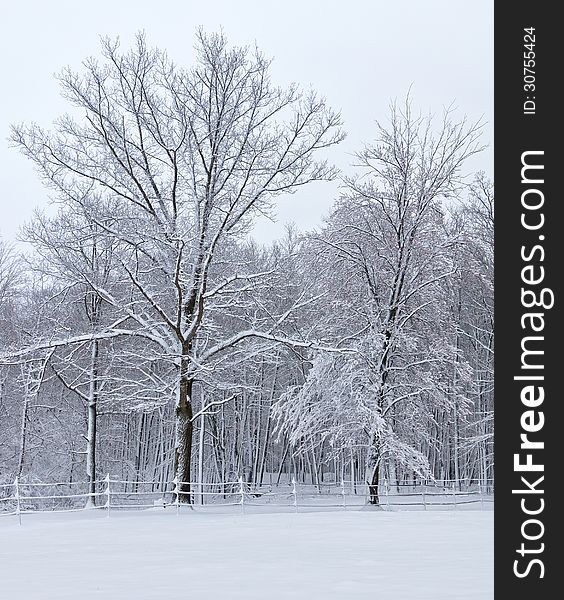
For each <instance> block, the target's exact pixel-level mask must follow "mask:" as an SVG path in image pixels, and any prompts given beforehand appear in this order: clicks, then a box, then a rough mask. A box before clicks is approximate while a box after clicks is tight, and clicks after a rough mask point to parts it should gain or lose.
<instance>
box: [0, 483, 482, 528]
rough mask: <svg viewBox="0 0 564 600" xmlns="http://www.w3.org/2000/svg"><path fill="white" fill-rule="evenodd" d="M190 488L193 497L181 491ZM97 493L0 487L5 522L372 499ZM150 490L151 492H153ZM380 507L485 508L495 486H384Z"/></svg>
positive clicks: (170, 487)
mask: <svg viewBox="0 0 564 600" xmlns="http://www.w3.org/2000/svg"><path fill="white" fill-rule="evenodd" d="M186 486H189V489H190V492H185V491H183V489H182V488H185V487H186ZM93 488H94V490H95V491H94V492H92V491H88V489H90V488H89V487H88V484H87V483H85V482H34V483H30V482H23V481H20V480H19V479H18V478H16V479H15V480H14V482H13V483H5V484H0V516H16V517H17V518H18V519H19V522H20V523H21V516H22V514H26V513H41V512H75V511H80V510H89V509H99V510H100V509H101V510H105V511H106V513H107V515H108V517H109V516H110V514H111V512H112V510H124V509H130V510H141V509H149V508H158V507H160V508H167V507H168V508H172V509H174V510H176V512H177V513H178V512H180V510H181V509H182V507H183V506H184V505H185V504H187V501H188V500H190V504H191V506H193V507H197V508H199V509H213V508H220V507H233V506H239V507H240V510H241V511H242V512H244V511H245V508H246V507H249V508H251V507H263V508H265V507H287V508H288V509H290V510H295V511H299V510H311V509H331V508H340V509H344V510H346V509H347V508H354V507H356V508H360V507H362V506H363V505H364V504H365V502H366V498H367V497H368V491H367V486H366V484H365V483H364V482H358V481H346V480H343V481H341V482H339V483H337V482H331V483H316V484H305V483H298V482H297V481H295V480H294V479H293V480H292V481H291V482H287V483H281V484H278V485H272V484H270V485H260V486H259V485H253V484H249V483H246V482H245V481H243V479H242V478H239V479H238V480H236V481H227V482H219V483H218V482H214V483H192V482H190V483H189V482H181V483H178V482H177V481H176V480H174V481H171V482H162V481H126V480H122V479H112V478H111V477H110V475H107V476H106V477H105V478H104V479H102V480H99V481H96V482H95V484H94V486H93ZM148 488H150V489H148ZM188 496H190V498H187V497H188ZM379 500H380V506H381V507H382V508H384V509H389V510H406V509H408V510H413V509H414V508H415V509H417V508H419V509H422V510H432V509H444V508H445V507H449V508H450V509H454V510H456V509H458V508H459V507H463V506H466V505H470V504H475V505H477V504H479V507H480V508H482V509H483V508H485V507H486V504H491V503H493V481H485V482H484V481H482V482H469V481H453V480H448V481H447V480H445V481H440V482H437V481H433V482H428V481H421V482H416V483H395V482H394V483H393V484H392V483H389V482H386V481H384V482H382V483H381V485H380V486H379Z"/></svg>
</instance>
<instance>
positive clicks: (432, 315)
mask: <svg viewBox="0 0 564 600" xmlns="http://www.w3.org/2000/svg"><path fill="white" fill-rule="evenodd" d="M478 136H479V126H478V125H470V126H468V125H467V124H466V123H465V122H464V121H461V122H458V123H456V122H453V121H452V120H451V114H450V113H449V112H448V111H446V112H445V114H444V116H443V120H442V122H441V123H440V125H439V126H438V128H436V127H435V124H434V123H433V119H432V118H431V117H420V116H415V115H414V114H413V111H412V108H411V104H410V100H409V99H408V100H407V101H406V103H405V106H404V107H403V108H399V107H398V106H397V105H396V104H394V105H393V106H392V111H391V119H390V124H389V126H388V127H384V126H382V125H379V137H378V140H377V142H376V143H375V144H374V145H371V146H368V147H367V148H366V149H365V150H363V151H362V152H360V153H359V154H358V155H357V158H358V161H359V164H360V167H361V168H362V169H363V173H362V175H360V176H358V177H356V178H351V179H348V180H347V181H346V183H347V187H348V192H347V194H346V195H344V196H343V197H342V198H341V199H340V200H339V201H338V202H337V204H336V208H335V210H334V212H333V213H332V215H331V217H330V218H329V221H328V224H327V226H326V227H325V229H324V230H323V231H322V232H321V234H320V235H318V236H316V243H317V245H318V249H319V253H320V254H321V253H325V255H326V256H327V257H328V259H327V260H328V261H329V264H330V265H331V266H330V267H329V268H327V267H325V269H324V272H325V273H328V274H329V275H328V277H326V278H325V279H324V283H323V285H326V286H332V287H333V288H336V289H339V288H340V290H341V291H340V294H341V295H340V297H339V296H338V297H337V299H336V302H335V303H336V304H337V305H338V306H340V309H337V310H340V313H341V314H340V313H339V312H337V315H336V318H335V321H336V323H337V324H336V329H335V327H334V332H335V333H334V335H335V334H337V338H336V340H335V342H336V343H339V336H341V338H343V339H344V338H347V337H348V338H349V339H350V338H352V339H354V344H353V345H356V351H355V352H356V354H357V355H358V356H354V355H353V357H345V356H343V357H332V358H329V359H328V358H318V359H316V362H314V367H313V368H312V370H311V371H310V374H309V375H308V381H306V384H305V387H304V388H303V389H302V390H297V391H294V392H293V398H294V400H293V401H292V400H291V398H286V399H285V400H286V404H285V405H284V407H283V408H281V410H282V412H281V413H280V414H281V417H282V421H283V422H284V423H285V424H286V426H287V427H297V421H296V419H298V418H299V419H300V420H301V419H303V420H301V421H300V422H301V426H300V427H299V432H300V433H302V434H303V433H304V431H303V429H304V427H307V424H308V423H309V424H310V425H311V426H312V427H314V428H315V427H318V428H319V430H320V431H324V432H325V433H324V435H331V436H333V438H334V437H335V436H338V437H339V436H342V435H343V430H345V431H348V433H347V434H346V436H345V437H347V436H348V437H349V443H350V444H355V443H357V442H358V440H357V439H356V438H357V437H358V432H359V431H363V433H364V435H367V436H368V437H369V440H368V442H366V441H365V442H364V444H365V445H366V444H368V447H369V452H368V465H367V466H368V467H369V470H370V473H369V475H368V483H369V496H370V499H369V502H370V503H371V504H378V503H379V498H378V486H379V474H380V467H381V465H382V461H383V458H384V457H385V456H388V455H392V456H394V457H395V458H396V459H398V460H400V461H403V462H404V463H405V462H407V463H410V464H411V465H412V467H413V468H414V469H415V470H416V471H417V472H419V473H425V472H428V467H427V466H426V465H425V460H423V457H422V455H421V453H420V452H419V451H418V450H417V449H416V448H415V447H411V449H409V450H408V448H409V445H406V444H405V443H404V442H402V441H401V440H400V438H399V437H398V435H397V431H396V429H397V427H398V426H397V424H394V422H395V421H396V420H398V419H399V420H400V421H401V420H405V418H406V416H409V417H410V418H411V417H413V416H415V417H417V414H419V415H420V414H421V413H420V412H419V410H420V407H421V406H424V405H429V404H433V403H436V404H439V403H442V402H446V401H448V394H446V392H445V389H444V385H443V384H442V381H443V377H442V376H441V371H442V369H444V365H445V364H450V363H454V362H456V360H457V359H456V349H455V348H454V347H453V345H452V343H451V341H450V340H449V339H448V331H449V325H448V323H447V322H446V320H445V314H446V312H445V307H444V302H443V290H442V288H441V282H442V281H443V280H445V279H446V278H448V277H449V276H450V275H451V274H452V273H453V263H452V260H451V257H452V252H451V249H452V246H453V245H454V244H456V243H457V242H458V240H457V239H454V238H452V237H451V236H449V235H447V233H446V228H445V223H444V207H443V203H444V202H445V201H447V200H449V199H452V198H454V197H456V195H457V194H458V193H459V191H460V189H461V187H462V174H461V167H462V165H463V163H464V161H465V160H466V159H467V158H468V157H469V156H471V155H472V154H474V153H475V152H477V151H479V145H478ZM351 290H352V292H351ZM347 292H349V293H347ZM342 294H344V296H343V295H342ZM344 297H346V298H347V300H348V301H349V303H347V302H343V298H344ZM347 307H348V308H347ZM352 307H354V308H353V309H352V311H351V308H352ZM343 313H344V316H343ZM340 320H343V323H344V326H343V324H341V325H339V321H340ZM347 323H353V325H352V327H350V326H347ZM350 345H351V344H349V346H350ZM361 348H363V350H361ZM461 365H462V363H460V365H459V367H457V368H460V367H461ZM321 373H322V374H323V375H321ZM291 396H292V395H291ZM316 402H317V403H318V407H319V410H321V411H322V412H323V411H328V414H327V415H326V417H327V418H328V419H329V421H330V422H331V423H334V425H332V426H331V427H329V428H327V422H326V420H325V419H315V418H314V417H313V415H312V414H311V413H310V412H308V411H312V410H313V411H315V410H316V409H314V408H313V405H315V403H316ZM319 402H320V403H319ZM308 403H312V405H311V406H310V404H308ZM308 407H309V408H308ZM294 408H295V411H294ZM292 413H293V416H292ZM308 414H309V417H308V416H305V415H308ZM298 415H300V416H299V417H298ZM318 416H319V415H318ZM414 421H415V422H416V421H417V418H415V419H414ZM354 432H357V433H356V434H355V433H354ZM294 435H295V436H298V435H299V433H298V431H297V430H295V433H294Z"/></svg>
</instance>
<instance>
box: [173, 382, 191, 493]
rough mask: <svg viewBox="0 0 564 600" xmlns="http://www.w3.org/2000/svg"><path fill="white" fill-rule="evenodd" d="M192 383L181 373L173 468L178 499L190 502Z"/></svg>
mask: <svg viewBox="0 0 564 600" xmlns="http://www.w3.org/2000/svg"><path fill="white" fill-rule="evenodd" d="M192 384H193V379H190V378H187V377H184V376H182V375H181V378H180V385H179V398H178V405H177V406H176V436H175V437H176V445H175V452H174V470H175V473H176V480H177V482H178V491H179V498H178V501H179V502H181V503H185V504H191V502H192V498H191V495H190V463H191V460H192V433H193V426H192V416H193V412H192Z"/></svg>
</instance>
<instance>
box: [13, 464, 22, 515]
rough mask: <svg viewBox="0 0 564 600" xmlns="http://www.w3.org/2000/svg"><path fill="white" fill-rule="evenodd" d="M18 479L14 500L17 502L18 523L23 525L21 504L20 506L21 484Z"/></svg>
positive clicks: (15, 485)
mask: <svg viewBox="0 0 564 600" xmlns="http://www.w3.org/2000/svg"><path fill="white" fill-rule="evenodd" d="M18 479H19V478H18V477H17V476H16V478H15V479H14V488H15V489H14V499H15V500H16V515H18V522H19V524H20V525H21V524H22V511H21V504H20V484H19V481H18Z"/></svg>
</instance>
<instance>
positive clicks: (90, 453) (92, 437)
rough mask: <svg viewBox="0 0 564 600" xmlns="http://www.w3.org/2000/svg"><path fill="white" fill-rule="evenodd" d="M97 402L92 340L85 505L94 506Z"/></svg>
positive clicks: (95, 354) (95, 343)
mask: <svg viewBox="0 0 564 600" xmlns="http://www.w3.org/2000/svg"><path fill="white" fill-rule="evenodd" d="M97 403H98V340H93V342H92V348H91V354H90V381H89V384H88V425H87V433H86V481H87V482H88V493H89V494H90V496H89V497H88V500H87V502H86V506H87V507H88V506H95V505H96V501H95V498H96V496H95V495H94V494H95V493H96V427H97V416H98V411H97Z"/></svg>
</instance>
